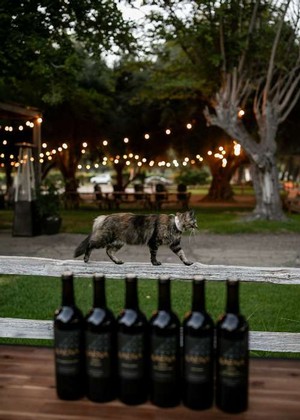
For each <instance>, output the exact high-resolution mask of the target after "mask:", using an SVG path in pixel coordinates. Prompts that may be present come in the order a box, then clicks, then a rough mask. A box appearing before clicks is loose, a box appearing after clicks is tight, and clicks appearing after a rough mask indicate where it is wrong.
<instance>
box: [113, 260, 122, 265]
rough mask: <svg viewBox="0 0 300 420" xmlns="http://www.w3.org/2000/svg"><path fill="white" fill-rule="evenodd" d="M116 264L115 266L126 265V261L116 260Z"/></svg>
mask: <svg viewBox="0 0 300 420" xmlns="http://www.w3.org/2000/svg"><path fill="white" fill-rule="evenodd" d="M114 263H115V264H124V261H122V260H116V261H114Z"/></svg>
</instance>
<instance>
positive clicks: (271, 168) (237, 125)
mask: <svg viewBox="0 0 300 420" xmlns="http://www.w3.org/2000/svg"><path fill="white" fill-rule="evenodd" d="M289 4H290V1H287V2H286V3H285V4H284V5H283V6H282V9H279V10H278V11H276V13H275V14H273V18H275V19H276V20H275V22H276V30H275V36H274V40H273V44H272V48H271V50H270V56H269V61H268V65H267V68H266V72H265V74H264V75H259V74H255V73H253V72H252V74H251V73H250V74H249V72H247V69H246V63H247V53H248V49H249V48H250V41H251V37H253V36H254V33H255V28H256V27H257V24H258V22H259V6H260V2H259V1H256V2H255V4H254V7H253V13H252V18H251V21H250V25H249V31H248V36H247V42H246V45H247V47H248V48H247V49H245V50H244V52H243V53H241V55H240V57H239V62H238V66H237V67H234V68H233V69H232V70H231V71H229V72H228V71H226V70H227V69H226V68H224V72H223V80H222V86H221V88H220V90H219V91H218V93H217V94H216V97H215V101H214V103H213V108H214V110H215V114H212V113H211V112H210V111H209V110H208V109H207V111H206V117H207V120H208V121H209V122H210V123H211V124H214V125H218V126H219V127H222V128H223V129H224V130H226V131H227V132H228V133H229V134H230V135H231V136H233V137H235V138H236V139H238V141H239V142H240V144H241V145H242V147H243V148H244V150H245V151H246V153H247V154H248V156H249V158H250V160H251V164H252V179H253V184H254V188H255V193H256V208H255V210H254V217H255V218H259V219H269V220H281V219H283V218H284V214H283V211H282V203H281V199H280V194H279V183H278V170H277V165H276V134H277V130H278V126H279V124H281V123H282V122H283V121H285V119H286V117H287V116H288V115H289V113H290V111H291V110H292V109H293V107H294V106H295V104H296V103H297V101H298V99H299V96H300V91H299V82H300V60H299V57H300V56H299V53H298V52H297V48H296V45H295V38H296V36H297V31H296V28H297V25H298V22H299V17H300V15H299V14H300V8H299V4H298V11H297V15H296V16H297V21H296V27H294V28H292V27H291V26H288V25H287V23H286V22H285V20H284V19H285V17H286V15H287V10H288V6H289ZM270 17H271V16H270ZM292 29H293V30H292ZM287 37H289V38H292V39H291V41H292V43H290V42H291V41H290V40H289V39H288V38H287ZM287 41H290V42H289V43H288V42H287ZM281 43H284V44H285V45H286V47H287V49H288V50H289V51H288V54H289V57H288V59H285V60H284V61H281V62H280V61H277V62H276V54H277V55H278V51H279V50H280V47H281V48H283V46H282V45H281ZM224 58H225V57H224ZM259 76H263V77H259ZM253 88H255V95H254V98H253V114H254V118H255V120H256V123H257V129H258V130H257V132H256V136H255V135H254V134H252V133H251V132H250V131H249V130H247V128H246V126H245V124H244V123H243V121H242V118H240V113H239V111H240V110H241V109H242V108H243V104H245V103H247V102H246V101H247V98H249V97H250V95H251V94H252V92H253Z"/></svg>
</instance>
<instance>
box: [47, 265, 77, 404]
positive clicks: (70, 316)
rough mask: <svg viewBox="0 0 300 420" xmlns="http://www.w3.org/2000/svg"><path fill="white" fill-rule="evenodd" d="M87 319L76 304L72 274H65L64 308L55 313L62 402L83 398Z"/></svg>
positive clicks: (55, 347) (63, 287)
mask: <svg viewBox="0 0 300 420" xmlns="http://www.w3.org/2000/svg"><path fill="white" fill-rule="evenodd" d="M83 324H84V319H83V315H82V313H81V311H80V310H79V309H78V308H77V306H76V305H75V299H74V287H73V275H72V273H65V274H63V275H62V306H61V307H60V308H59V309H57V310H56V311H55V314H54V353H55V373H56V391H57V395H58V397H59V398H61V399H63V400H76V399H79V398H81V397H82V396H83V395H84V339H83V327H84V325H83Z"/></svg>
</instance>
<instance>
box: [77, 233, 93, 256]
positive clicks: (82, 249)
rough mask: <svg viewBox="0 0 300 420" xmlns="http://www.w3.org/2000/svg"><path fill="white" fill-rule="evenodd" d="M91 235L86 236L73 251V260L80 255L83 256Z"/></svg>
mask: <svg viewBox="0 0 300 420" xmlns="http://www.w3.org/2000/svg"><path fill="white" fill-rule="evenodd" d="M90 238H91V235H89V236H87V237H86V238H85V239H84V240H83V241H82V242H81V243H80V244H79V245H78V247H77V248H76V249H75V251H74V258H76V257H79V256H80V255H82V254H84V253H85V251H86V249H87V247H88V244H89V242H90Z"/></svg>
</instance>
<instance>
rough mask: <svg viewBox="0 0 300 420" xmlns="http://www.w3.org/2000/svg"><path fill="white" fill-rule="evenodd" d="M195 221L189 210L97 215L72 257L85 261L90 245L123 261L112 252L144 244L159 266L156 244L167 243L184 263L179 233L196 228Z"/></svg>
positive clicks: (189, 263)
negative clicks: (173, 212) (103, 249)
mask: <svg viewBox="0 0 300 420" xmlns="http://www.w3.org/2000/svg"><path fill="white" fill-rule="evenodd" d="M197 227H198V226H197V221H196V219H195V214H194V211H193V210H189V211H186V212H184V213H176V215H173V214H172V215H168V214H149V215H136V214H133V213H116V214H110V215H107V216H99V217H97V218H96V219H95V220H94V224H93V229H92V233H91V234H90V235H89V236H88V237H87V238H86V239H84V241H83V242H81V244H80V245H79V246H78V247H77V248H76V250H75V253H74V257H75V258H76V257H79V256H80V255H82V254H84V262H86V263H87V262H88V260H89V258H90V255H91V252H92V250H93V249H94V248H106V253H107V255H108V256H109V258H110V259H111V260H112V261H113V262H114V263H116V264H123V261H121V260H119V259H118V258H117V257H116V256H115V255H114V253H115V252H116V251H118V250H119V249H121V248H122V246H123V245H124V244H129V245H141V244H147V245H148V247H149V249H150V256H151V263H152V264H153V265H160V264H161V263H160V262H159V261H157V259H156V254H157V250H158V247H159V246H160V245H169V247H170V249H171V250H172V251H173V252H174V253H175V254H176V255H178V257H179V258H180V259H181V261H182V262H183V263H184V264H185V265H191V264H193V263H192V262H191V261H189V260H188V259H187V258H186V256H185V254H184V252H183V250H182V249H181V246H180V240H181V235H182V232H184V231H185V230H188V229H192V230H194V229H196V228H197Z"/></svg>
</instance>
